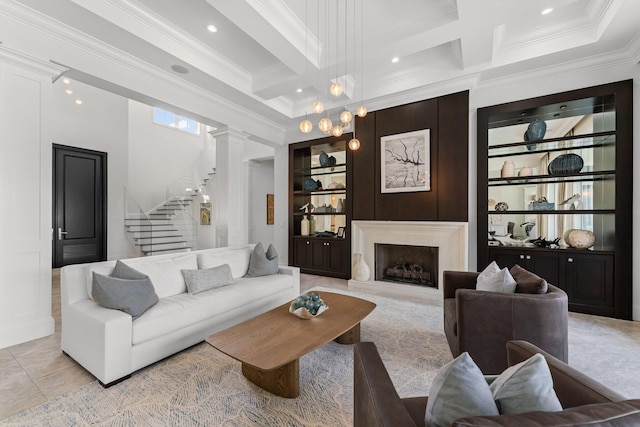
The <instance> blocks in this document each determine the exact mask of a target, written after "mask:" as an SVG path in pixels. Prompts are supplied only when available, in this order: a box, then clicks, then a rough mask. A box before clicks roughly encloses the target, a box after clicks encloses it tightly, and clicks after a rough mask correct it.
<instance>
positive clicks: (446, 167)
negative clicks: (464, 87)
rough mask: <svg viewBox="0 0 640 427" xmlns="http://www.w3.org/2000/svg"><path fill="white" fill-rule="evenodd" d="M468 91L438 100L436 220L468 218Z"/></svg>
mask: <svg viewBox="0 0 640 427" xmlns="http://www.w3.org/2000/svg"><path fill="white" fill-rule="evenodd" d="M468 140H469V91H464V92H458V93H455V94H452V95H449V96H443V97H441V98H438V177H437V178H438V201H439V203H438V219H439V220H443V221H462V222H466V221H468V219H469V200H468V199H469V198H468V194H469V191H468V190H469V163H468V162H469V142H468Z"/></svg>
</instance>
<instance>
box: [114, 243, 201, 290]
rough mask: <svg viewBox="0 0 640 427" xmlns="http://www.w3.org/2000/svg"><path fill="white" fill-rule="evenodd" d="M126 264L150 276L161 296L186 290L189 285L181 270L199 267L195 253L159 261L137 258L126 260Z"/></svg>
mask: <svg viewBox="0 0 640 427" xmlns="http://www.w3.org/2000/svg"><path fill="white" fill-rule="evenodd" d="M125 264H127V265H128V266H130V267H132V268H135V269H136V270H138V271H139V272H141V273H143V274H146V275H147V276H149V278H150V279H151V283H153V287H154V288H155V289H156V293H157V294H158V297H159V298H166V297H170V296H173V295H177V294H181V293H184V292H186V291H187V285H186V283H185V282H184V277H183V276H182V273H181V271H180V270H195V269H197V268H198V262H197V258H196V255H195V254H189V255H186V256H181V257H177V258H170V259H163V260H157V261H156V260H153V261H145V260H144V258H136V259H134V260H126V261H125Z"/></svg>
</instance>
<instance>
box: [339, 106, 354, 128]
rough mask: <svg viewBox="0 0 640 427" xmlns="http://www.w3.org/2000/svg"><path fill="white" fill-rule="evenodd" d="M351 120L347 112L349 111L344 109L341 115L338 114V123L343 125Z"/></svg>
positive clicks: (349, 113) (351, 116)
mask: <svg viewBox="0 0 640 427" xmlns="http://www.w3.org/2000/svg"><path fill="white" fill-rule="evenodd" d="M352 118H353V114H351V112H349V110H347V109H345V110H344V111H343V112H342V113H340V121H341V122H342V123H344V124H345V125H346V124H348V123H351V119H352Z"/></svg>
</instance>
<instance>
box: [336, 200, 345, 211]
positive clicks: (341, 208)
mask: <svg viewBox="0 0 640 427" xmlns="http://www.w3.org/2000/svg"><path fill="white" fill-rule="evenodd" d="M343 200H344V199H338V204H337V205H336V213H342V212H344V202H343Z"/></svg>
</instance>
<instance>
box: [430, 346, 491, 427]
mask: <svg viewBox="0 0 640 427" xmlns="http://www.w3.org/2000/svg"><path fill="white" fill-rule="evenodd" d="M474 415H498V408H497V407H496V404H495V402H494V401H493V397H492V395H491V389H490V388H489V384H487V381H486V380H485V378H484V376H483V375H482V372H481V371H480V369H479V368H478V366H477V365H476V364H475V363H474V362H473V360H472V359H471V357H470V356H469V353H466V352H465V353H462V354H461V355H460V356H458V357H456V358H455V359H454V360H452V361H451V362H449V363H447V364H446V365H445V366H443V367H442V368H440V370H439V371H438V373H437V374H436V376H435V378H434V379H433V382H432V383H431V389H430V391H429V400H428V401H427V410H426V413H425V424H426V425H427V426H432V427H444V426H447V427H448V426H450V425H451V423H452V422H453V421H454V420H456V419H458V418H461V417H467V416H474Z"/></svg>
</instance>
